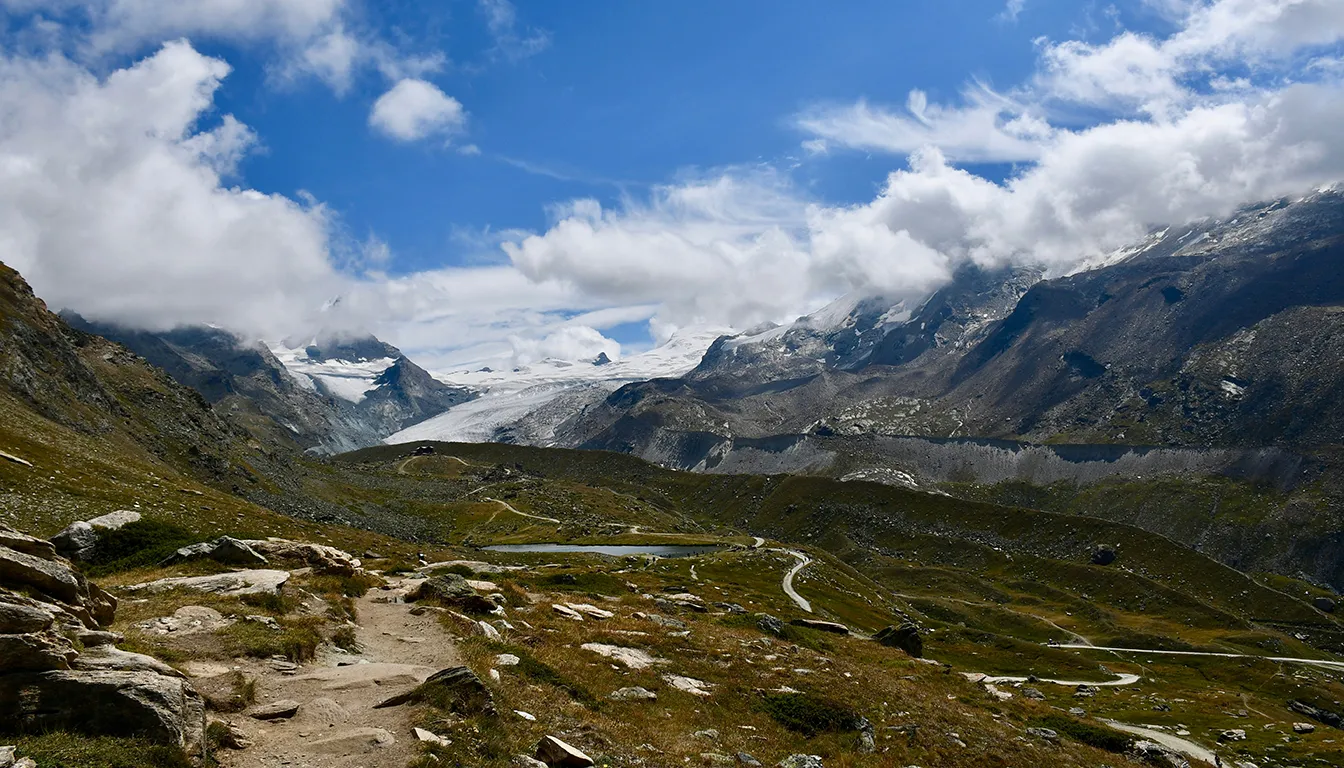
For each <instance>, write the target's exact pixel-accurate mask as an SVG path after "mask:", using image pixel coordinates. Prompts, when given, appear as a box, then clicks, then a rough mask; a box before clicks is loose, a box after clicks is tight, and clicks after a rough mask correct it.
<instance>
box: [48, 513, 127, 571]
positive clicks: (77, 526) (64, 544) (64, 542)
mask: <svg viewBox="0 0 1344 768" xmlns="http://www.w3.org/2000/svg"><path fill="white" fill-rule="evenodd" d="M139 521H140V513H139V512H133V511H131V510H127V509H122V510H118V511H116V512H109V513H108V514H106V515H102V516H100V517H95V518H93V519H92V520H82V521H78V522H74V523H71V524H70V525H68V526H66V528H65V530H63V531H61V532H60V533H58V534H56V535H55V536H52V537H51V543H52V545H53V546H54V547H55V549H56V551H57V552H58V553H60V554H61V555H64V556H65V557H68V558H70V559H71V560H86V559H88V558H89V557H90V556H92V555H93V553H94V550H95V549H96V548H97V546H98V541H99V540H100V539H101V538H102V535H103V532H104V531H116V530H120V529H121V527H122V526H124V525H126V524H127V523H136V522H139Z"/></svg>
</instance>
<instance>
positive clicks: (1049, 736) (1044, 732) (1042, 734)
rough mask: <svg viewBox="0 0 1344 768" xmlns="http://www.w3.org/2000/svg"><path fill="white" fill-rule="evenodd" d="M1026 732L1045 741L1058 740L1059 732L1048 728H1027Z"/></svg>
mask: <svg viewBox="0 0 1344 768" xmlns="http://www.w3.org/2000/svg"><path fill="white" fill-rule="evenodd" d="M1027 733H1029V734H1031V735H1032V736H1035V737H1036V738H1038V739H1045V740H1046V741H1059V734H1058V733H1057V732H1055V731H1053V730H1051V729H1049V728H1028V729H1027Z"/></svg>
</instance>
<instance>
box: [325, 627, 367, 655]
mask: <svg viewBox="0 0 1344 768" xmlns="http://www.w3.org/2000/svg"><path fill="white" fill-rule="evenodd" d="M329 639H330V640H331V644H332V645H334V646H336V647H337V648H340V649H341V650H343V651H349V652H351V653H359V651H360V647H359V640H358V638H357V637H356V635H355V628H354V627H352V626H349V625H348V624H347V625H346V626H343V627H337V628H336V631H335V632H332V633H331V637H330V638H329Z"/></svg>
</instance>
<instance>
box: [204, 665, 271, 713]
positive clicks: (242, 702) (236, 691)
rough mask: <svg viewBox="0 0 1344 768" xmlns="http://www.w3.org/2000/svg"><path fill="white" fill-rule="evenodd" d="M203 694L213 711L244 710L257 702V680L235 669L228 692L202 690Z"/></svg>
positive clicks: (207, 705)
mask: <svg viewBox="0 0 1344 768" xmlns="http://www.w3.org/2000/svg"><path fill="white" fill-rule="evenodd" d="M202 696H203V697H204V698H205V706H206V708H207V709H210V710H211V711H214V712H226V713H227V712H242V711H243V710H245V709H247V708H248V707H250V706H252V705H253V704H256V703H257V681H256V680H254V679H252V678H250V677H248V676H247V675H244V674H243V673H242V672H239V671H237V670H234V671H233V672H231V673H230V679H229V691H228V693H227V694H225V695H223V696H220V695H211V694H210V693H208V692H202Z"/></svg>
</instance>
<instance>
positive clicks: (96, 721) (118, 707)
mask: <svg viewBox="0 0 1344 768" xmlns="http://www.w3.org/2000/svg"><path fill="white" fill-rule="evenodd" d="M0 721H3V722H4V723H5V724H6V729H7V730H9V731H12V732H18V733H44V732H49V731H62V730H63V731H72V732H75V733H82V734H87V735H90V736H132V735H138V736H141V737H142V738H145V739H148V740H150V741H152V742H155V743H160V744H168V745H172V746H177V747H182V748H184V749H187V750H188V751H194V750H198V749H199V748H200V746H201V742H202V737H203V733H204V729H205V702H204V701H203V700H202V699H201V696H200V695H199V694H198V693H197V692H196V689H195V688H193V687H192V685H191V683H189V682H187V681H186V680H185V679H183V678H180V677H167V676H165V675H160V674H157V673H154V672H115V671H105V670H56V671H49V672H19V673H14V674H6V675H0Z"/></svg>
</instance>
